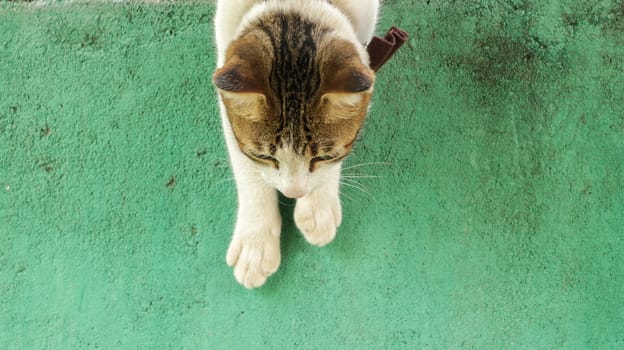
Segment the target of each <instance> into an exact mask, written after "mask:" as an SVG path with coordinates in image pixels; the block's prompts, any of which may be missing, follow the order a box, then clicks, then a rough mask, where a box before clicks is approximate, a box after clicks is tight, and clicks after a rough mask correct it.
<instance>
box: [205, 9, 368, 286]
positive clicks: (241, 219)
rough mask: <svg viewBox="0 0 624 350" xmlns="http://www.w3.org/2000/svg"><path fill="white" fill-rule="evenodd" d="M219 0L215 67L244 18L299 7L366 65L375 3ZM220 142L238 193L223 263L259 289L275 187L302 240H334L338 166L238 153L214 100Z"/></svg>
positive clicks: (283, 155) (269, 253)
mask: <svg viewBox="0 0 624 350" xmlns="http://www.w3.org/2000/svg"><path fill="white" fill-rule="evenodd" d="M332 4H333V5H330V4H329V3H328V2H326V1H323V0H281V1H280V0H269V1H261V0H219V1H218V4H217V13H216V17H215V34H216V43H217V50H218V62H217V66H218V67H221V66H223V64H224V63H225V52H226V50H227V47H228V45H229V44H230V43H231V42H232V41H233V40H234V39H235V38H236V36H237V35H238V33H240V31H241V30H242V29H243V28H244V27H245V24H246V23H249V21H251V20H253V19H254V18H257V17H258V16H261V15H262V14H263V13H266V11H274V10H275V9H280V10H283V11H295V10H297V11H301V13H302V14H303V15H305V16H308V17H309V18H310V19H311V20H313V21H317V22H322V23H323V24H324V25H326V26H328V27H330V28H333V29H334V30H335V32H334V35H336V36H338V37H341V38H342V39H345V40H348V41H351V42H353V43H354V44H355V46H356V47H357V48H358V50H359V54H360V58H361V60H362V62H363V63H364V64H368V62H369V61H368V55H367V54H366V51H365V49H364V47H363V45H362V43H365V42H368V41H369V40H370V38H371V37H372V36H373V32H374V30H375V24H376V21H377V12H378V7H379V1H378V0H333V1H332ZM219 103H220V109H221V119H222V124H223V131H224V134H225V141H226V145H227V148H228V152H229V154H230V160H231V164H232V170H233V172H234V178H235V180H236V187H237V191H238V203H239V206H238V214H237V221H236V226H235V229H234V235H233V237H232V242H231V243H230V247H229V249H228V252H227V257H226V260H227V263H228V265H230V266H233V267H234V275H235V277H236V279H237V280H238V281H239V282H240V283H241V284H243V285H244V286H245V287H247V288H255V287H259V286H261V285H262V284H264V282H265V281H266V278H267V277H268V276H270V275H271V274H273V273H274V272H275V271H276V270H277V268H278V267H279V264H280V231H281V217H280V214H279V208H278V197H277V192H276V189H277V190H279V191H281V192H282V193H283V194H284V195H286V196H289V197H293V198H298V200H297V204H296V207H295V223H296V224H297V227H298V228H299V229H300V230H301V232H302V233H303V235H304V237H305V238H306V240H307V241H308V242H310V243H312V244H315V245H318V246H323V245H325V244H328V243H329V242H331V241H332V240H333V238H334V237H335V235H336V229H337V227H338V226H339V225H340V222H341V219H342V216H341V207H340V199H339V192H338V189H339V180H340V166H341V164H340V163H337V164H328V165H322V166H320V167H318V169H316V170H315V171H314V172H312V173H310V172H309V169H308V164H307V162H306V161H305V160H304V159H300V158H299V157H298V156H295V155H294V153H293V152H290V151H289V150H278V151H277V152H276V155H275V157H276V159H277V160H279V162H280V167H279V170H278V169H274V168H271V167H266V166H264V167H263V166H258V165H257V164H255V163H254V162H252V161H251V160H249V159H248V158H247V157H246V156H244V155H243V154H242V152H241V151H240V149H239V148H238V144H237V142H236V140H235V138H234V134H233V132H232V128H231V126H230V123H229V120H228V118H227V114H226V110H225V107H224V105H223V102H222V101H221V100H220V99H219Z"/></svg>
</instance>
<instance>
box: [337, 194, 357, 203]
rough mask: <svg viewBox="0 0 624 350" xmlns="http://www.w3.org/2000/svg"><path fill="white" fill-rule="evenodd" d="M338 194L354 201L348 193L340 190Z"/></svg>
mask: <svg viewBox="0 0 624 350" xmlns="http://www.w3.org/2000/svg"><path fill="white" fill-rule="evenodd" d="M339 194H340V197H344V198H346V199H348V200H350V201H351V202H355V200H354V199H353V197H351V196H349V195H348V194H346V193H344V192H342V191H340V192H339Z"/></svg>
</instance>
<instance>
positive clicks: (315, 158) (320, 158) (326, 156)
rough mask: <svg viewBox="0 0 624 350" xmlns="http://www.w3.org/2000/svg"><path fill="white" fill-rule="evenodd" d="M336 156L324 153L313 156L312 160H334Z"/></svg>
mask: <svg viewBox="0 0 624 350" xmlns="http://www.w3.org/2000/svg"><path fill="white" fill-rule="evenodd" d="M335 158H336V157H334V156H330V155H324V156H318V157H314V158H312V160H311V161H310V162H314V163H316V162H326V161H328V160H332V159H335Z"/></svg>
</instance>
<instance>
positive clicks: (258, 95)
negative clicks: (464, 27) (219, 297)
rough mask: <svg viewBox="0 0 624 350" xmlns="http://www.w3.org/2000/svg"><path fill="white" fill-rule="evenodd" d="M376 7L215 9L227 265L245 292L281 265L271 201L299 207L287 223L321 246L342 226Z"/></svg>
mask: <svg viewBox="0 0 624 350" xmlns="http://www.w3.org/2000/svg"><path fill="white" fill-rule="evenodd" d="M378 7H379V1H378V0H332V1H328V0H307V1H304V0H281V1H280V0H268V1H262V0H219V1H218V5H217V13H216V19H215V27H216V28H215V29H216V41H217V49H218V63H217V67H218V69H217V71H216V72H215V74H214V76H213V82H214V84H215V85H216V87H217V88H218V92H219V102H220V107H221V116H222V122H223V130H224V133H225V140H226V143H227V148H228V151H229V154H230V160H231V164H232V169H233V172H234V177H235V180H236V187H237V191H238V214H237V220H236V226H235V229H234V235H233V237H232V242H231V243H230V247H229V249H228V252H227V258H226V260H227V263H228V264H229V265H230V266H233V267H234V275H235V276H236V279H237V280H238V281H239V282H240V283H241V284H243V285H244V286H245V287H247V288H255V287H259V286H261V285H262V284H263V283H264V282H265V281H266V278H267V277H268V276H270V275H271V274H272V273H274V272H275V271H276V270H277V268H278V267H279V264H280V231H281V217H280V213H279V208H278V196H277V192H276V191H280V192H281V193H282V194H283V195H285V196H286V197H290V198H297V204H296V207H295V223H296V224H297V227H298V228H299V229H300V230H301V232H302V233H303V235H304V237H305V238H306V240H307V241H308V242H310V243H312V244H315V245H318V246H323V245H325V244H327V243H329V242H331V241H332V240H333V239H334V236H335V235H336V228H337V227H338V226H339V225H340V222H341V219H342V213H341V206H340V199H339V192H338V187H339V179H340V167H341V162H342V160H343V158H344V157H345V156H347V154H348V153H349V151H350V150H351V148H352V146H353V143H354V142H355V139H356V138H357V135H358V133H359V131H360V129H361V127H362V124H363V122H364V119H365V117H366V113H367V111H368V105H369V102H370V98H371V94H372V90H373V83H374V80H375V76H374V72H373V71H372V70H371V69H370V68H369V67H368V64H369V61H368V60H369V58H368V54H367V53H366V51H365V48H364V46H363V44H362V43H364V42H367V41H369V40H370V39H371V37H372V36H373V32H374V29H375V24H376V21H377V11H378Z"/></svg>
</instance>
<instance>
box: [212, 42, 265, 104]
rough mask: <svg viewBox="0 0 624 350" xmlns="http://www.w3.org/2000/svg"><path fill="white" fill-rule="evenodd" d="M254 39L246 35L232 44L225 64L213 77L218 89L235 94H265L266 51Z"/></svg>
mask: <svg viewBox="0 0 624 350" xmlns="http://www.w3.org/2000/svg"><path fill="white" fill-rule="evenodd" d="M253 37H255V35H246V36H244V37H242V38H240V39H238V40H236V41H234V42H232V44H230V47H229V48H228V50H227V53H226V57H227V58H226V61H225V64H224V65H223V67H221V68H219V69H217V70H216V71H215V73H214V75H213V76H212V82H213V83H214V84H215V86H216V87H218V88H219V89H221V90H223V91H227V92H233V93H259V94H262V93H264V81H263V73H262V72H263V67H264V66H265V64H264V61H265V60H264V59H263V57H262V53H263V52H264V50H263V49H262V47H260V44H259V42H258V40H254V38H253Z"/></svg>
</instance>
